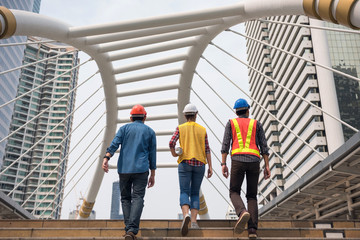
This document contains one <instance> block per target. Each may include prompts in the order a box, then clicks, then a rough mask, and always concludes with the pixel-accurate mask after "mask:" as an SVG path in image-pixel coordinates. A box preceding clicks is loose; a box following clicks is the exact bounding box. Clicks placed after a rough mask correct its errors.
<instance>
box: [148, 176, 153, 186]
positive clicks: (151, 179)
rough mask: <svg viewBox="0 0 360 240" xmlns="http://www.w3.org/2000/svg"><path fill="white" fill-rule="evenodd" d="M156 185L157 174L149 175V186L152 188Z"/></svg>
mask: <svg viewBox="0 0 360 240" xmlns="http://www.w3.org/2000/svg"><path fill="white" fill-rule="evenodd" d="M154 185H155V175H151V176H150V177H149V181H148V188H151V187H153V186H154Z"/></svg>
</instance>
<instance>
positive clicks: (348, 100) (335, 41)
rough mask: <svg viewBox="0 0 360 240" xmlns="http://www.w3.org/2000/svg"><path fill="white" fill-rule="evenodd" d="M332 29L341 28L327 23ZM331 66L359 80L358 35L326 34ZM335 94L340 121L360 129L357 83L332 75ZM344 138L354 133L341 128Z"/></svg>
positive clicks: (359, 91) (359, 92)
mask: <svg viewBox="0 0 360 240" xmlns="http://www.w3.org/2000/svg"><path fill="white" fill-rule="evenodd" d="M326 26H328V27H332V28H341V29H345V27H343V26H339V25H335V24H331V23H327V24H326ZM327 38H328V43H329V52H330V59H331V65H332V67H333V68H334V69H336V70H339V71H341V72H344V73H347V74H349V75H352V76H354V77H358V78H360V35H359V34H348V33H340V32H333V31H328V32H327ZM334 80H335V85H336V94H337V98H338V100H339V109H340V116H341V119H342V120H344V121H345V122H347V123H349V124H350V125H351V126H353V127H355V128H357V129H360V120H359V119H360V111H359V109H360V85H359V82H358V81H356V80H353V79H350V78H348V77H345V76H342V75H339V74H338V73H334ZM343 131H344V138H345V140H347V139H349V138H350V137H351V136H352V135H353V134H354V131H353V130H351V129H349V128H348V127H346V126H343Z"/></svg>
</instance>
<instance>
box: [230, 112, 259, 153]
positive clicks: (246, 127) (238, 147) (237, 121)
mask: <svg viewBox="0 0 360 240" xmlns="http://www.w3.org/2000/svg"><path fill="white" fill-rule="evenodd" d="M230 123H231V131H232V148H231V149H232V151H231V155H234V154H250V155H255V156H258V157H260V151H259V148H258V147H257V145H256V123H257V121H256V120H255V119H251V118H234V119H231V120H230Z"/></svg>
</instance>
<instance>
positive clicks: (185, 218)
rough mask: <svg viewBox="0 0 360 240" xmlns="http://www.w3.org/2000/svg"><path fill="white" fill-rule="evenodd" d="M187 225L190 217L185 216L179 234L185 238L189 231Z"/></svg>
mask: <svg viewBox="0 0 360 240" xmlns="http://www.w3.org/2000/svg"><path fill="white" fill-rule="evenodd" d="M189 223H190V216H189V214H186V216H185V217H184V220H183V221H182V224H181V228H180V232H181V235H182V236H185V235H186V234H187V233H188V231H189Z"/></svg>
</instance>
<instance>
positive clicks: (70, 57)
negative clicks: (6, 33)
mask: <svg viewBox="0 0 360 240" xmlns="http://www.w3.org/2000/svg"><path fill="white" fill-rule="evenodd" d="M39 40H40V39H35V38H30V37H29V40H28V41H29V42H34V41H39ZM59 54H62V55H61V56H58V55H59ZM53 56H57V57H54V58H52V59H49V60H46V61H44V62H38V63H36V64H34V65H31V66H27V67H25V68H23V69H22V70H21V74H20V80H19V86H18V90H17V96H21V95H23V94H24V93H27V92H29V91H30V90H32V89H35V90H34V91H32V92H31V93H28V94H26V95H24V96H23V97H21V98H20V99H18V100H17V101H16V102H15V106H14V113H13V116H12V120H11V124H10V135H9V136H10V137H9V139H8V142H7V144H6V147H5V154H4V157H3V167H2V169H1V171H5V170H6V171H5V172H4V173H3V174H2V175H1V176H0V190H2V191H3V192H4V193H6V194H10V195H9V196H10V197H11V198H13V199H14V200H15V201H16V202H18V203H19V204H20V205H23V207H24V208H25V209H26V210H28V211H29V212H31V213H33V215H34V216H35V217H39V218H48V217H50V218H52V219H59V218H60V213H61V205H62V197H63V191H64V189H63V187H64V181H65V173H66V166H67V160H68V153H69V146H70V134H71V128H72V121H73V116H72V114H71V113H72V112H73V110H74V105H75V89H74V88H75V87H76V85H77V80H78V70H77V69H76V68H75V69H72V68H74V67H75V66H77V65H78V63H79V59H78V51H77V50H76V49H74V48H73V47H70V46H67V45H64V44H60V43H59V44H52V43H46V44H30V45H27V47H26V49H25V56H24V61H23V64H24V65H26V64H30V63H34V62H37V61H39V60H41V59H46V58H49V57H53ZM71 69H72V70H71ZM46 83H47V84H46ZM40 85H41V86H40ZM14 162H16V163H14Z"/></svg>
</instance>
